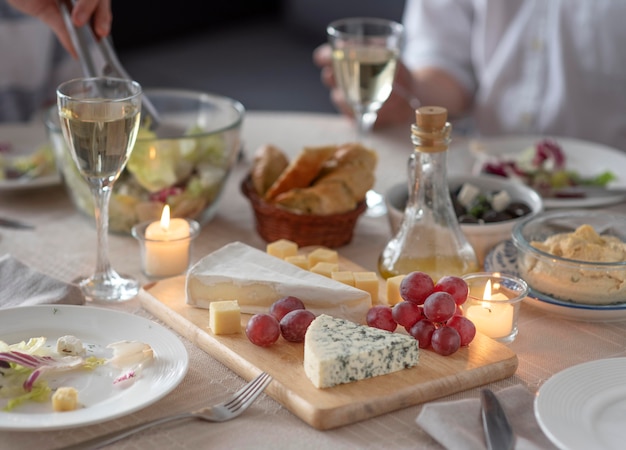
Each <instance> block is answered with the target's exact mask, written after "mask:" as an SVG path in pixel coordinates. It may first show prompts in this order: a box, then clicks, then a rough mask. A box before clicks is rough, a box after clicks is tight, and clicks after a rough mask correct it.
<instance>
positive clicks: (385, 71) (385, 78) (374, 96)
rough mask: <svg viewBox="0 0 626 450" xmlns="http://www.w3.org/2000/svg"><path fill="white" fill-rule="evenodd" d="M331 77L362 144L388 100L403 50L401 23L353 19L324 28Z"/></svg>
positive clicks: (343, 20) (336, 22)
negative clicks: (329, 52) (346, 103)
mask: <svg viewBox="0 0 626 450" xmlns="http://www.w3.org/2000/svg"><path fill="white" fill-rule="evenodd" d="M327 34H328V40H329V43H330V45H331V47H332V61H333V71H334V77H335V80H336V82H337V84H338V86H339V87H340V88H341V89H342V91H343V93H344V96H345V98H346V100H347V102H348V104H349V105H350V107H351V108H352V111H353V113H354V117H355V119H356V121H357V139H358V140H359V141H362V140H363V138H364V136H365V134H366V133H367V132H369V131H370V130H371V128H372V125H373V124H374V122H375V121H376V115H377V112H378V110H379V109H380V107H381V106H382V104H383V103H384V102H385V101H386V100H387V98H389V95H390V94H391V91H392V87H393V80H394V77H395V73H396V66H397V62H398V58H399V55H400V50H401V47H402V41H403V34H404V28H403V26H402V25H401V24H399V23H397V22H394V21H391V20H387V19H378V18H367V17H354V18H347V19H340V20H337V21H334V22H332V23H331V24H330V25H328V28H327Z"/></svg>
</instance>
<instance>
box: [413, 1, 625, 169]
mask: <svg viewBox="0 0 626 450" xmlns="http://www.w3.org/2000/svg"><path fill="white" fill-rule="evenodd" d="M404 24H405V27H406V31H407V44H406V46H405V50H404V62H405V63H406V65H407V66H408V67H409V68H411V69H416V68H419V67H425V66H435V67H440V68H442V69H445V70H447V71H448V72H449V73H450V74H451V75H453V76H454V77H456V78H457V79H458V81H459V82H461V83H462V84H463V85H464V86H465V87H467V89H468V90H469V91H470V92H472V93H473V94H474V106H473V111H472V115H473V118H474V121H475V124H476V127H477V131H478V132H479V133H480V134H483V135H497V134H540V135H552V136H568V137H574V138H579V139H585V140H589V141H593V142H598V143H603V144H605V145H609V146H612V147H615V148H619V149H622V150H624V151H626V1H625V0H407V3H406V7H405V12H404ZM590 157H593V156H592V155H590Z"/></svg>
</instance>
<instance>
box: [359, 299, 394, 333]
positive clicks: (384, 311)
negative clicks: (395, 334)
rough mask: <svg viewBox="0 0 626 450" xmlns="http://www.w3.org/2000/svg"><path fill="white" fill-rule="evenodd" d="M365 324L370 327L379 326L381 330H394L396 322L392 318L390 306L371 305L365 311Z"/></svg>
mask: <svg viewBox="0 0 626 450" xmlns="http://www.w3.org/2000/svg"><path fill="white" fill-rule="evenodd" d="M366 320H367V324H368V325H369V326H370V327H374V328H380V329H381V330H387V331H395V329H396V327H397V326H398V324H397V323H396V321H395V320H393V315H392V314H391V308H390V307H389V306H385V305H376V306H372V307H371V308H370V309H369V311H367V318H366Z"/></svg>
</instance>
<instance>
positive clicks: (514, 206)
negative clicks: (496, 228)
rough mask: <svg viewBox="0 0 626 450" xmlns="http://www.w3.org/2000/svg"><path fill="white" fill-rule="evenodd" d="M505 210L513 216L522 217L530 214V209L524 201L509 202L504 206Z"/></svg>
mask: <svg viewBox="0 0 626 450" xmlns="http://www.w3.org/2000/svg"><path fill="white" fill-rule="evenodd" d="M505 211H506V212H508V213H509V214H511V215H512V216H513V217H522V216H525V215H526V214H530V212H531V209H530V206H528V205H527V204H526V203H523V202H511V203H510V204H509V206H507V207H506V210H505Z"/></svg>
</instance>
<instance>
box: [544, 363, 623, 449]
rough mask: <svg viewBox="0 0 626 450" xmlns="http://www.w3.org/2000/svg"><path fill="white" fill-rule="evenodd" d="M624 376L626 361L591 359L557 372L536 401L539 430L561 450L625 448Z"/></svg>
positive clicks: (547, 382) (545, 384)
mask: <svg viewBox="0 0 626 450" xmlns="http://www.w3.org/2000/svg"><path fill="white" fill-rule="evenodd" d="M625 377H626V358H606V359H599V360H596V361H589V362H586V363H582V364H578V365H575V366H572V367H569V368H567V369H565V370H563V371H561V372H559V373H557V374H556V375H554V376H552V377H551V378H550V379H548V381H546V382H545V383H544V384H543V385H542V386H541V387H540V388H539V392H538V393H537V396H536V397H535V404H534V409H535V417H536V418H537V422H538V423H539V426H540V427H541V429H542V430H543V431H544V433H545V434H546V436H548V438H549V439H550V440H551V441H552V442H553V443H554V444H555V445H556V446H557V447H559V448H570V449H588V448H602V449H607V450H608V449H622V448H624V440H626V429H625V428H624V411H625V410H626V386H625V385H624V378H625Z"/></svg>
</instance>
